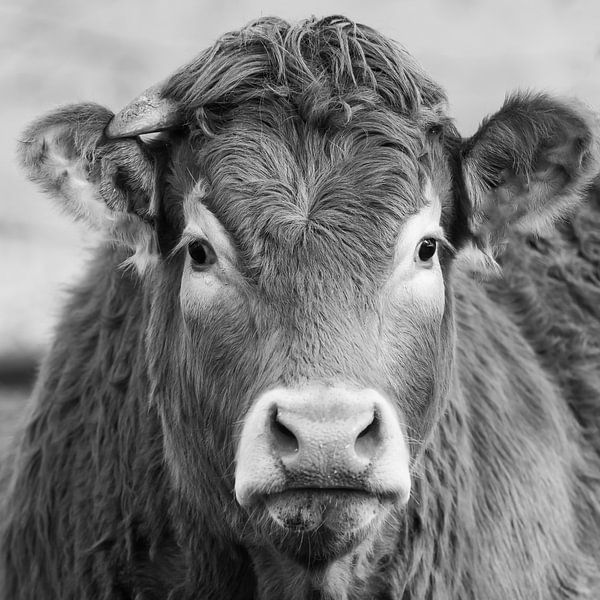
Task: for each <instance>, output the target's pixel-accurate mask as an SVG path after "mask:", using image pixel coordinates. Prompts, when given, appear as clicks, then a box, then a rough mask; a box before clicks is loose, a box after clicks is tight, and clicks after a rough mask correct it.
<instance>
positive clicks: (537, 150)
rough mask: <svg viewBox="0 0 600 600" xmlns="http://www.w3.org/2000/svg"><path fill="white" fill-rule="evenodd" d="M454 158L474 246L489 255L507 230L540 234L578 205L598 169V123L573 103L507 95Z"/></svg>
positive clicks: (536, 96) (599, 163)
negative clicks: (458, 159)
mask: <svg viewBox="0 0 600 600" xmlns="http://www.w3.org/2000/svg"><path fill="white" fill-rule="evenodd" d="M461 158H462V168H463V176H464V180H465V186H466V188H467V193H468V195H469V198H470V201H471V214H470V229H471V231H472V233H473V236H474V242H475V244H476V246H478V247H479V249H481V250H483V251H484V252H485V253H486V254H488V255H489V254H492V255H493V254H495V253H496V252H497V250H498V247H499V246H500V245H501V244H502V241H503V240H504V239H505V237H506V234H507V233H508V230H509V229H510V228H511V227H514V228H518V229H519V230H521V231H530V232H533V233H541V232H543V231H544V230H545V229H547V228H548V227H549V226H551V225H552V224H553V223H554V222H555V221H556V220H557V219H559V218H561V217H563V216H565V215H568V214H569V213H570V212H571V211H572V210H573V208H574V207H575V206H576V205H577V203H578V202H580V199H581V196H582V193H583V192H584V191H585V189H586V188H587V186H588V185H589V184H590V183H591V182H592V180H593V179H594V178H595V177H596V176H597V174H598V172H599V169H600V127H599V122H598V119H597V118H596V117H595V116H594V115H593V114H592V112H591V111H589V110H587V109H586V108H585V107H583V106H582V105H580V104H577V103H575V102H562V101H559V100H556V99H553V98H550V97H548V96H546V95H543V94H539V95H533V94H524V93H519V94H515V95H513V96H511V97H509V98H508V99H507V101H506V102H505V104H504V106H503V107H502V108H501V109H500V110H499V111H498V112H497V113H496V114H495V115H492V116H491V117H489V118H487V119H486V120H485V121H484V122H483V123H482V124H481V126H480V127H479V130H478V131H477V132H476V133H475V135H473V137H471V138H469V139H467V140H465V141H464V143H463V146H462V150H461Z"/></svg>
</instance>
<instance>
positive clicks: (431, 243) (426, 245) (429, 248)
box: [417, 238, 437, 262]
mask: <svg viewBox="0 0 600 600" xmlns="http://www.w3.org/2000/svg"><path fill="white" fill-rule="evenodd" d="M436 250H437V240H436V239H435V238H425V239H424V240H421V243H420V244H419V248H418V250H417V255H418V256H419V260H420V261H421V262H427V261H429V260H431V259H432V258H433V256H434V255H435V251H436Z"/></svg>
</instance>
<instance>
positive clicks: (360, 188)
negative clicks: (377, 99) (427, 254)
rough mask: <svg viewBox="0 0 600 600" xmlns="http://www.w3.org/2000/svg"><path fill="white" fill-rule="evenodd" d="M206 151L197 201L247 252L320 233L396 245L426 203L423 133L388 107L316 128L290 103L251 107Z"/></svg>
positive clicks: (386, 247) (301, 243)
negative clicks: (404, 225) (402, 230)
mask: <svg viewBox="0 0 600 600" xmlns="http://www.w3.org/2000/svg"><path fill="white" fill-rule="evenodd" d="M199 148H200V149H199V151H198V164H200V165H202V173H201V179H202V184H201V186H199V187H197V189H196V191H195V193H194V194H192V198H191V201H201V202H202V203H203V204H205V206H206V207H207V208H208V209H209V210H210V211H211V212H212V213H213V214H214V215H215V216H216V218H217V219H218V220H219V221H220V222H221V223H222V225H223V226H224V228H225V229H226V230H227V231H228V232H230V234H231V235H232V236H233V238H234V239H235V241H236V243H237V244H238V246H239V247H240V248H242V249H243V250H244V251H245V252H246V253H248V254H249V255H255V254H256V253H257V252H259V253H264V249H265V248H264V246H265V244H267V243H269V242H271V243H273V244H275V245H277V246H278V247H279V251H281V250H282V249H283V248H285V247H286V246H293V247H294V248H295V250H296V251H298V250H301V247H307V248H310V247H314V246H315V245H318V242H319V240H321V241H325V242H326V243H327V244H332V243H338V244H339V243H341V244H348V243H350V241H353V243H355V244H357V245H358V244H363V245H365V246H366V247H367V251H369V248H370V251H371V253H373V252H375V248H376V247H377V253H379V254H381V252H382V251H387V252H389V251H391V248H392V246H393V243H394V240H395V239H396V237H397V235H398V232H399V229H400V227H401V226H402V223H403V222H404V221H405V220H406V218H407V217H408V216H410V215H411V214H414V213H415V212H417V211H418V210H419V209H420V208H421V207H422V206H423V205H424V204H425V203H426V202H427V200H426V199H425V198H424V195H423V188H424V182H425V171H424V169H423V166H422V164H421V161H420V158H421V157H422V155H423V153H424V139H423V134H422V132H421V130H420V128H419V127H418V125H417V124H416V123H415V122H411V121H409V120H408V119H405V118H402V117H400V116H397V115H394V114H393V113H391V112H389V111H385V110H377V109H372V110H369V111H363V112H362V113H359V114H357V115H355V116H353V117H352V118H351V119H350V120H349V122H348V123H344V124H343V125H341V126H340V125H338V126H333V125H332V126H330V127H318V126H316V125H315V124H314V123H310V122H306V121H305V120H303V119H302V118H301V117H300V115H299V114H298V113H297V112H296V111H295V110H294V108H293V107H292V106H290V105H289V104H286V103H283V102H282V103H279V104H277V105H275V104H274V105H271V106H265V105H264V104H259V105H257V106H251V107H244V108H240V109H238V110H237V111H235V112H234V113H233V114H231V115H230V118H229V120H228V122H227V123H226V124H225V125H224V126H222V127H221V128H220V130H219V131H218V132H217V134H216V135H215V136H214V137H213V138H212V139H208V140H204V141H203V143H202V144H200V145H199ZM194 196H195V198H194ZM200 197H201V198H200Z"/></svg>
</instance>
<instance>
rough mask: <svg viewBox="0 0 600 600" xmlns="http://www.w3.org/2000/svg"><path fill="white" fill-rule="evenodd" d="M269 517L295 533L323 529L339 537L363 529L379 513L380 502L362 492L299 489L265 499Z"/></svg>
mask: <svg viewBox="0 0 600 600" xmlns="http://www.w3.org/2000/svg"><path fill="white" fill-rule="evenodd" d="M265 505H266V508H267V510H268V512H269V515H270V516H271V518H272V519H273V520H274V521H275V522H276V523H277V524H278V525H280V526H281V527H283V528H284V529H286V530H288V531H294V532H299V533H300V532H307V533H308V532H311V531H315V530H317V529H321V528H325V529H328V530H330V531H332V532H336V533H338V534H342V535H343V534H344V533H350V532H353V531H356V530H358V529H361V528H363V527H366V526H367V525H369V523H371V521H373V519H375V517H376V516H377V515H378V514H379V512H380V508H381V506H380V501H379V499H378V498H377V497H376V496H373V495H370V494H367V493H365V492H359V491H351V490H330V489H325V490H323V489H307V490H305V489H299V490H288V491H286V492H282V493H279V494H273V495H271V496H268V497H267V498H266V499H265Z"/></svg>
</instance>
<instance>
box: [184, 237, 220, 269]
mask: <svg viewBox="0 0 600 600" xmlns="http://www.w3.org/2000/svg"><path fill="white" fill-rule="evenodd" d="M188 254H189V255H190V258H191V259H192V261H193V263H194V264H193V266H194V267H196V268H197V267H207V266H209V265H212V264H213V263H214V262H215V253H214V251H213V249H212V248H211V247H210V245H209V244H208V242H192V243H191V244H188Z"/></svg>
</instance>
